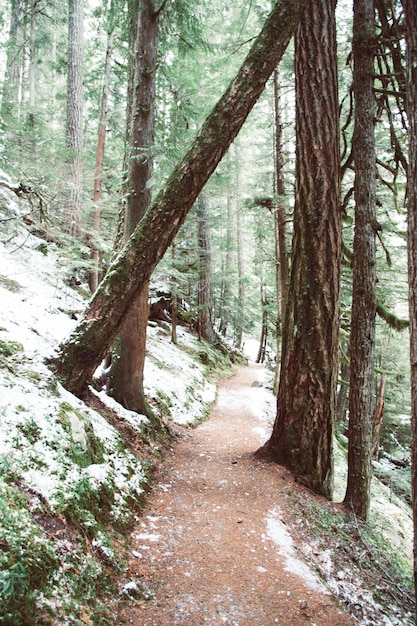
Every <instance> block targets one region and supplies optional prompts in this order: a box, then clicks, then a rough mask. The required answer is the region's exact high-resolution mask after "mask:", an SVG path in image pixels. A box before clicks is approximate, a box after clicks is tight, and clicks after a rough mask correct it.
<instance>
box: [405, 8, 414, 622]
mask: <svg viewBox="0 0 417 626" xmlns="http://www.w3.org/2000/svg"><path fill="white" fill-rule="evenodd" d="M403 6H404V10H405V25H406V43H407V79H408V83H407V116H408V134H409V144H408V149H409V159H408V180H407V198H408V284H409V311H410V364H411V428H412V447H411V467H412V498H413V500H412V501H413V518H414V584H415V592H416V596H417V160H416V154H417V5H416V3H415V2H414V0H403ZM416 624H417V617H416Z"/></svg>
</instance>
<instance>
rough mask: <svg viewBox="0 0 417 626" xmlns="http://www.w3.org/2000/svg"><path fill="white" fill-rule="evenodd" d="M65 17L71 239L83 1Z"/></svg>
mask: <svg viewBox="0 0 417 626" xmlns="http://www.w3.org/2000/svg"><path fill="white" fill-rule="evenodd" d="M68 6H69V13H68V74H67V119H66V144H67V150H68V164H69V168H70V176H71V182H70V190H71V193H70V206H69V211H68V215H67V229H68V232H69V233H70V234H72V235H78V234H79V228H80V219H81V209H82V194H83V175H82V152H83V57H84V36H83V20H84V0H69V3H68Z"/></svg>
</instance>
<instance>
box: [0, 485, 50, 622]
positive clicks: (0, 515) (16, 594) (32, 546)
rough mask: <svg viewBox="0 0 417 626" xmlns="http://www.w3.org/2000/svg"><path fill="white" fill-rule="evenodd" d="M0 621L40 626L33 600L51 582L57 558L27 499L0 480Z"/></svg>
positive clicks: (34, 600)
mask: <svg viewBox="0 0 417 626" xmlns="http://www.w3.org/2000/svg"><path fill="white" fill-rule="evenodd" d="M0 546H1V548H2V549H1V551H0V616H1V618H0V622H1V621H3V623H7V624H8V625H10V626H14V625H16V626H18V625H22V626H23V624H24V625H25V626H26V625H27V626H31V625H32V624H40V623H41V622H40V621H38V619H37V618H36V613H37V610H36V600H37V598H38V596H39V592H40V591H44V590H45V589H46V588H47V586H48V584H49V582H50V581H51V579H52V577H53V574H54V572H55V569H56V567H57V564H58V557H57V554H56V552H55V549H54V546H53V544H52V542H51V541H49V540H48V539H46V538H45V537H44V536H43V534H42V532H41V530H40V528H39V527H38V526H37V524H35V523H34V522H33V520H32V518H31V515H30V513H29V512H28V511H27V501H26V498H25V497H24V496H23V495H22V494H21V493H20V492H19V490H18V489H17V488H15V487H13V486H11V485H9V484H6V483H5V482H4V481H3V480H2V479H0Z"/></svg>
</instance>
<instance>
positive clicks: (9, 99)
mask: <svg viewBox="0 0 417 626" xmlns="http://www.w3.org/2000/svg"><path fill="white" fill-rule="evenodd" d="M24 9H25V0H12V6H11V17H10V30H9V40H8V42H7V58H6V72H5V77H4V83H3V92H2V103H1V115H2V118H3V120H4V121H5V122H8V121H9V120H10V117H18V113H19V104H20V96H21V90H22V79H23V60H24V29H23V20H24Z"/></svg>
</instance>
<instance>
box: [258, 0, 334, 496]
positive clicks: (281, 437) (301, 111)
mask: <svg viewBox="0 0 417 626" xmlns="http://www.w3.org/2000/svg"><path fill="white" fill-rule="evenodd" d="M334 10H335V2H334V1H333V0H318V1H317V2H315V3H311V4H308V5H307V7H306V10H305V12H304V14H303V17H302V19H301V22H300V24H299V26H298V29H297V31H296V37H295V51H296V52H295V64H296V137H297V162H296V199H295V208H294V239H293V259H292V268H291V278H290V285H289V291H288V302H287V308H286V317H285V322H284V332H283V347H282V363H281V376H280V383H279V390H278V399H277V415H276V419H275V423H274V427H273V432H272V435H271V438H270V439H269V441H267V442H266V444H265V445H264V446H263V447H262V448H261V449H260V450H258V452H257V456H260V457H263V458H267V459H270V460H273V461H275V462H277V463H280V464H282V465H285V466H286V467H288V468H289V469H290V470H291V471H292V472H293V473H294V474H295V475H297V476H298V477H299V479H300V480H301V481H302V482H303V483H304V484H306V485H307V486H308V487H309V488H310V489H312V490H313V491H315V492H317V493H321V494H323V495H324V496H326V497H328V498H331V496H332V486H333V455H332V435H333V422H334V414H335V400H336V382H337V372H338V330H339V276H340V249H341V220H340V182H339V181H340V155H339V125H338V98H337V64H336V29H335V19H334Z"/></svg>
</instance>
